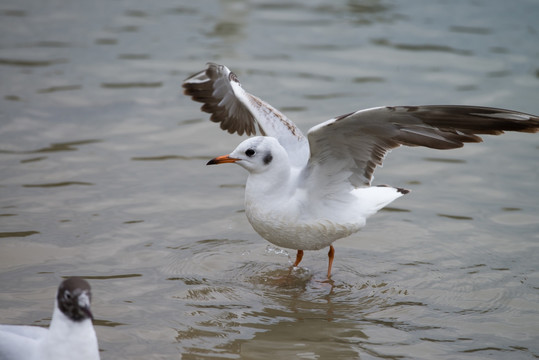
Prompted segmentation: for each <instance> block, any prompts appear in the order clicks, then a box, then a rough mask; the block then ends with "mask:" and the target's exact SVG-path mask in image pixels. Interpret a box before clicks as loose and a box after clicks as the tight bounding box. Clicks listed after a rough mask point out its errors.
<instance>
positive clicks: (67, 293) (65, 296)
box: [64, 291, 71, 300]
mask: <svg viewBox="0 0 539 360" xmlns="http://www.w3.org/2000/svg"><path fill="white" fill-rule="evenodd" d="M64 299H66V300H71V293H70V292H69V291H66V292H65V293H64Z"/></svg>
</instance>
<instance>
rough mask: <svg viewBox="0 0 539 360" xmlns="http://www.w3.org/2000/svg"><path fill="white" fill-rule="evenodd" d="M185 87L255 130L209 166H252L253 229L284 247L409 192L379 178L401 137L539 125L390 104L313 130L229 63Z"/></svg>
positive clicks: (333, 236)
mask: <svg viewBox="0 0 539 360" xmlns="http://www.w3.org/2000/svg"><path fill="white" fill-rule="evenodd" d="M183 87H184V89H185V91H184V92H185V94H186V95H189V96H191V97H192V99H193V100H195V101H198V102H202V103H204V105H203V106H202V108H201V109H202V110H203V111H205V112H208V113H211V114H212V116H211V120H212V121H214V122H218V123H220V125H221V128H222V129H223V130H227V131H228V132H229V133H238V134H239V135H243V134H244V133H245V134H247V135H254V134H256V133H257V129H258V132H259V133H260V135H262V136H256V137H252V138H249V139H247V140H245V141H243V142H242V143H241V144H240V145H239V146H238V147H237V148H236V149H235V150H234V151H232V152H231V153H230V154H229V155H224V156H219V157H216V158H214V159H213V160H210V161H209V162H208V165H211V164H222V163H236V164H238V165H240V166H242V167H243V168H245V169H246V170H247V171H248V172H249V177H248V178H247V184H246V188H245V212H246V214H247V218H248V219H249V222H250V223H251V225H252V226H253V228H254V229H255V230H256V232H258V233H259V234H260V236H262V237H263V238H265V239H266V240H268V241H269V242H271V243H272V244H275V245H277V246H281V247H285V248H289V249H295V250H297V256H296V261H295V263H294V265H293V266H297V265H298V264H299V263H300V261H301V259H302V257H303V250H319V249H322V248H325V247H328V246H329V254H328V256H329V265H328V271H327V276H328V278H329V277H330V276H331V267H332V263H333V257H334V252H335V250H334V248H333V245H332V243H333V242H334V241H335V240H337V239H340V238H343V237H346V236H349V235H351V234H353V233H355V232H357V231H358V230H359V229H361V228H362V227H363V226H364V225H365V221H366V219H367V218H368V217H369V216H371V215H373V214H375V213H376V212H377V211H378V210H380V209H382V208H383V207H384V206H386V205H388V204H389V203H391V202H392V201H393V200H395V199H397V198H399V197H401V196H402V195H404V194H406V193H408V190H405V189H401V188H394V187H389V186H371V181H372V178H373V172H374V170H375V168H376V166H378V165H382V161H383V159H384V157H385V156H386V154H387V153H388V152H389V151H390V150H391V149H393V148H396V147H399V146H401V145H407V146H425V147H429V148H433V149H454V148H459V147H462V146H463V145H464V143H466V142H481V141H482V139H481V138H480V137H479V136H478V135H477V134H489V135H499V134H502V133H503V132H504V131H523V132H537V131H538V130H539V117H537V116H535V115H529V114H525V113H521V112H516V111H511V110H504V109H495V108H488V107H478V106H456V105H428V106H386V107H376V108H371V109H366V110H360V111H356V112H353V113H350V114H346V115H342V116H338V117H336V118H333V119H330V120H328V121H326V122H323V123H321V124H319V125H316V126H314V127H312V128H311V129H310V130H309V131H308V132H307V137H305V136H304V135H303V134H302V132H301V131H300V130H299V129H298V128H297V127H296V125H294V123H293V122H292V121H290V120H289V119H288V118H286V116H284V115H283V114H281V113H280V112H279V111H278V110H276V109H275V108H274V107H272V106H271V105H269V104H267V103H266V102H264V101H262V100H261V99H259V98H257V97H255V96H253V95H251V94H249V93H247V92H246V91H245V90H244V89H243V88H242V86H241V84H240V82H239V81H238V78H237V77H236V75H235V74H234V73H233V72H231V71H230V70H229V69H228V68H227V67H226V66H223V65H218V64H214V63H209V64H208V66H207V68H206V69H205V70H203V71H201V72H199V73H197V74H194V75H193V76H191V77H189V78H188V79H186V80H185V81H184V83H183Z"/></svg>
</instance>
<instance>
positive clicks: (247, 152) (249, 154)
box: [245, 149, 255, 157]
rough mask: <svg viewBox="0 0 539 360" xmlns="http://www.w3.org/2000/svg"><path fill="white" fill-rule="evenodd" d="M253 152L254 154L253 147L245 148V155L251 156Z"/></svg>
mask: <svg viewBox="0 0 539 360" xmlns="http://www.w3.org/2000/svg"><path fill="white" fill-rule="evenodd" d="M254 154H255V151H254V150H253V149H247V150H246V151H245V155H247V156H249V157H251V156H253V155H254Z"/></svg>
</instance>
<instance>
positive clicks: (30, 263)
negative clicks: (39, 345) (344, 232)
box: [0, 0, 539, 359]
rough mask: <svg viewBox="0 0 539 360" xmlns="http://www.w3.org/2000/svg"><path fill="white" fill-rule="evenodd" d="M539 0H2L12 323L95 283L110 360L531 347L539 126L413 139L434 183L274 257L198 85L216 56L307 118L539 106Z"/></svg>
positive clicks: (3, 188) (495, 351)
mask: <svg viewBox="0 0 539 360" xmlns="http://www.w3.org/2000/svg"><path fill="white" fill-rule="evenodd" d="M538 14H539V3H537V2H536V1H535V0H522V1H519V2H507V1H497V0H478V1H473V2H446V1H430V2H422V1H406V2H398V1H389V0H388V1H376V0H369V1H332V2H325V1H307V0H305V1H288V2H270V1H233V0H228V1H219V2H217V1H215V2H205V1H199V2H194V1H171V0H163V1H159V2H146V1H137V0H126V1H121V2H119V1H117V2H110V1H94V2H90V1H48V0H45V1H43V0H39V1H38V0H23V1H19V0H17V1H15V0H6V1H3V2H2V3H1V4H0V34H1V35H0V84H1V86H0V95H1V96H0V103H1V106H0V238H1V239H0V244H1V245H0V284H1V286H0V322H2V323H10V324H34V325H47V324H48V323H49V321H50V315H51V311H52V301H53V298H54V293H55V291H56V287H57V285H58V284H59V282H60V280H61V277H63V276H70V275H80V276H84V277H86V278H88V279H89V281H90V283H91V285H92V287H93V292H94V303H93V308H94V314H95V315H96V318H97V320H96V321H95V325H96V331H97V334H98V338H99V343H100V348H101V349H102V358H103V359H120V358H129V359H177V358H180V357H182V358H183V359H210V358H242V359H263V358H276V359H293V358H297V359H330V358H331V359H335V358H359V357H361V358H362V359H371V358H386V359H393V358H409V359H420V358H422V359H456V358H458V359H483V358H484V359H487V358H488V359H491V358H498V359H507V358H519V359H521V358H529V359H531V358H537V357H539V347H538V345H537V334H538V333H539V325H538V324H539V305H538V304H539V296H538V293H539V291H538V289H539V277H538V275H537V270H538V265H537V264H538V262H537V259H538V255H539V253H538V245H537V244H538V241H539V201H538V200H539V196H538V192H537V184H538V181H539V163H538V160H537V159H538V157H537V156H538V151H539V138H538V137H537V134H535V135H533V134H507V135H504V136H502V137H496V138H488V139H486V141H485V142H484V143H482V144H473V145H469V146H466V147H464V148H462V149H459V150H455V151H450V152H436V151H429V150H423V149H399V150H396V151H394V152H393V153H392V154H391V155H390V156H389V157H388V158H387V159H386V162H385V167H384V168H383V169H378V171H377V173H376V179H375V182H376V183H379V184H383V183H388V184H392V185H395V186H403V187H407V188H409V189H411V190H412V193H411V194H409V195H407V196H406V197H403V198H401V199H399V200H397V201H396V202H394V203H393V204H391V205H390V207H389V208H387V209H385V211H382V212H380V213H379V214H377V215H376V216H374V217H372V218H371V219H370V221H369V223H368V226H367V227H366V228H365V229H364V230H362V231H361V232H360V233H359V234H356V235H354V236H352V237H350V238H347V239H343V240H340V241H338V242H337V243H336V260H335V264H334V274H333V279H332V282H330V283H327V282H322V280H324V274H325V271H326V261H327V260H326V251H319V252H307V253H306V255H305V258H304V260H303V263H302V267H301V268H300V269H298V270H296V271H294V272H293V273H292V275H291V276H287V274H288V267H289V265H290V264H291V260H292V258H293V257H294V254H293V253H292V252H289V251H285V250H282V249H278V248H274V247H271V246H268V243H267V242H265V241H264V240H263V239H261V238H260V237H259V236H258V235H257V234H256V233H255V232H254V231H253V230H252V229H251V227H250V226H249V224H248V222H247V220H246V218H245V214H244V212H243V185H244V181H245V178H246V174H245V173H244V171H243V170H242V169H240V168H238V167H234V166H222V167H211V168H208V167H206V166H205V162H206V161H207V160H208V159H210V158H212V157H214V156H216V155H222V154H225V153H228V152H229V151H231V150H232V149H233V148H234V147H235V145H236V144H237V143H239V141H240V140H241V138H239V137H237V136H231V135H228V134H227V133H225V132H223V131H221V130H220V129H219V128H218V126H216V125H215V124H213V123H211V122H210V121H208V116H207V114H203V113H201V112H200V111H199V110H198V108H199V105H198V104H195V103H193V102H191V101H190V100H189V99H188V98H187V97H184V96H183V95H181V82H182V80H183V79H185V78H186V77H187V76H189V75H190V74H192V73H194V72H196V71H199V70H201V69H202V68H203V67H204V64H205V63H206V62H207V61H216V62H220V63H224V64H226V65H228V66H229V67H230V68H232V69H233V70H234V71H235V72H236V73H237V74H238V76H239V77H240V79H241V80H242V82H243V84H244V86H245V87H246V88H247V89H248V90H249V91H251V92H253V93H255V94H257V95H258V96H260V97H262V98H263V99H265V100H267V101H269V102H270V103H272V104H273V105H274V106H276V107H278V108H280V109H281V110H283V111H284V112H285V113H286V114H287V115H289V117H290V118H292V119H293V120H294V121H295V122H296V123H297V124H298V125H299V126H300V127H301V128H302V129H304V130H307V129H308V128H309V127H311V126H313V125H315V124H317V123H319V122H321V121H323V120H326V119H328V118H330V117H333V116H336V115H340V114H343V113H348V112H350V111H354V110H357V109H360V108H365V107H371V106H378V105H414V104H416V105H417V104H436V103H444V104H474V105H484V106H496V107H502V108H509V109H514V110H520V111H523V112H528V113H534V114H539V102H538V101H537V99H538V94H539V66H538V64H537V59H538V58H539V46H538V45H537V44H539V36H538V34H539V28H538V27H537V21H536V20H537V15H538Z"/></svg>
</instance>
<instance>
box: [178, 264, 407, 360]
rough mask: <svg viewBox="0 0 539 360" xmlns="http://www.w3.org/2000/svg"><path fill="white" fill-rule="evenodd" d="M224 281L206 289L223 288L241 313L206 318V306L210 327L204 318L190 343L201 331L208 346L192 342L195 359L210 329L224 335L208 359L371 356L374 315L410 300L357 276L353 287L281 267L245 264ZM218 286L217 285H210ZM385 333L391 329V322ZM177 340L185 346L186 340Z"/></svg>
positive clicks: (220, 313) (230, 310) (392, 288)
mask: <svg viewBox="0 0 539 360" xmlns="http://www.w3.org/2000/svg"><path fill="white" fill-rule="evenodd" d="M222 275H223V277H222V278H221V279H220V280H217V279H214V280H211V281H210V284H207V286H209V287H210V288H214V289H216V291H224V290H225V289H226V291H227V292H228V295H227V297H229V298H230V297H234V298H235V303H236V306H228V307H227V308H220V309H219V310H218V311H217V312H215V313H213V314H210V313H208V311H209V309H208V307H203V309H201V310H203V311H205V312H206V315H208V316H209V317H210V318H211V321H208V319H205V320H204V321H200V322H198V323H197V324H195V325H194V326H193V327H192V328H191V332H190V334H189V335H190V336H193V330H194V333H198V332H199V331H201V332H200V335H201V338H200V339H198V340H202V338H206V341H201V342H199V341H195V342H191V346H190V347H189V349H188V351H189V353H190V354H202V353H203V352H204V353H205V354H208V338H207V336H208V332H207V331H208V330H209V328H208V324H212V327H213V328H214V329H216V326H217V328H218V329H220V332H219V335H220V336H218V337H217V336H215V335H211V339H209V342H210V343H212V342H213V343H214V345H213V346H212V349H211V350H209V351H210V353H213V352H220V353H221V354H222V352H223V351H225V352H227V353H234V354H240V355H241V357H246V358H264V356H265V354H266V355H267V354H268V352H271V353H272V356H273V357H275V358H290V357H297V356H298V354H303V355H305V356H310V355H312V356H315V355H316V356H322V357H324V358H325V357H328V358H334V356H337V355H338V356H341V357H347V358H353V357H356V356H357V355H358V353H359V350H358V349H362V348H365V349H366V350H365V351H368V352H371V354H373V349H368V348H369V344H370V342H371V341H372V340H369V336H368V335H367V333H366V331H365V329H366V328H369V327H370V326H372V324H374V323H376V325H374V326H376V327H378V326H380V323H377V321H376V320H374V319H373V318H372V317H373V316H374V317H376V315H375V314H376V312H378V311H383V309H386V308H388V307H391V306H393V305H397V304H398V303H402V296H404V295H405V291H402V290H399V289H398V287H395V286H392V285H390V284H388V283H375V282H373V281H372V279H369V280H367V281H364V280H361V278H357V277H356V278H355V279H356V280H357V281H355V282H352V281H349V280H350V278H351V277H350V276H346V277H345V280H342V279H341V278H340V277H336V279H334V280H327V281H323V280H321V279H320V278H318V276H317V275H316V274H313V273H312V272H311V271H310V270H308V269H306V268H301V267H300V268H296V269H293V270H292V271H290V270H289V268H288V267H283V266H282V264H269V263H257V262H255V261H248V262H244V263H243V264H240V265H239V266H238V267H237V268H235V269H231V270H230V271H229V272H228V274H227V272H225V273H223V274H222ZM223 279H227V280H223ZM358 279H359V280H358ZM214 281H215V283H216V284H215V285H216V286H213V285H211V283H212V282H214ZM217 283H219V286H217ZM217 289H220V290H217ZM238 303H239V304H242V305H238ZM192 305H193V306H195V307H196V306H197V305H196V304H194V303H192ZM397 306H398V305H397ZM225 312H226V314H225ZM382 326H387V327H393V325H392V324H391V323H388V324H383V325H382ZM199 327H200V328H199ZM204 331H205V332H204ZM183 335H185V334H183ZM178 340H179V342H185V338H183V337H182V334H181V333H179V337H178ZM190 340H191V341H192V340H193V339H190ZM216 340H218V341H216ZM202 344H203V346H202ZM361 352H364V351H363V350H362V351H361ZM309 354H310V355H309ZM184 355H185V354H184ZM303 355H302V356H303Z"/></svg>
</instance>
